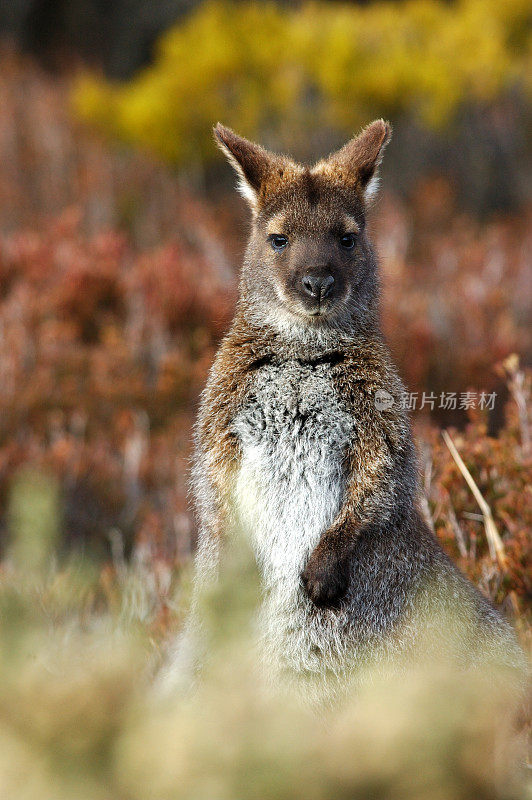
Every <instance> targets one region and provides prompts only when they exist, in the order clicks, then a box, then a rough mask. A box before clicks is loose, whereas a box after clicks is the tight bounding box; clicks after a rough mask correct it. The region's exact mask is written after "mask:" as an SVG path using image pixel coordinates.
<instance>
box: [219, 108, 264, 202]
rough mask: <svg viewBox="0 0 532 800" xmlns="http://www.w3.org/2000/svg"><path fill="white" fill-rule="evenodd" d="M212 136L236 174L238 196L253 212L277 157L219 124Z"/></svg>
mask: <svg viewBox="0 0 532 800" xmlns="http://www.w3.org/2000/svg"><path fill="white" fill-rule="evenodd" d="M214 135H215V137H216V140H217V144H218V146H219V147H220V149H221V150H222V151H223V152H224V153H225V155H226V156H227V158H228V159H229V161H230V162H231V164H232V165H233V167H234V168H235V170H236V172H237V175H238V177H239V184H238V190H239V192H240V194H242V196H243V197H244V198H245V199H246V200H247V201H248V203H249V204H250V206H251V208H252V209H253V211H256V210H257V207H258V200H259V194H260V190H261V186H262V185H263V184H264V183H266V180H267V178H268V175H269V174H270V173H271V169H272V165H273V163H274V162H275V160H276V158H277V157H276V156H274V155H273V154H272V153H268V151H267V150H264V148H262V147H260V145H258V144H254V143H253V142H249V141H248V140H247V139H244V138H243V137H242V136H238V135H237V134H236V133H234V131H232V130H231V129H230V128H226V127H225V126H224V125H221V124H220V123H218V124H217V125H216V127H215V128H214Z"/></svg>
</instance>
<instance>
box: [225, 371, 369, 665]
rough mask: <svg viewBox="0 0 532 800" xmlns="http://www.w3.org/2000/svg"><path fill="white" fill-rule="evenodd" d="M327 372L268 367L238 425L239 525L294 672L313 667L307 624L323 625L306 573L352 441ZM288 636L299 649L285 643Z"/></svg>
mask: <svg viewBox="0 0 532 800" xmlns="http://www.w3.org/2000/svg"><path fill="white" fill-rule="evenodd" d="M329 370H330V365H327V364H323V365H315V366H311V365H306V364H301V363H299V362H288V363H285V364H283V365H282V366H273V365H269V366H266V367H263V368H262V369H261V370H260V372H259V373H258V374H257V377H256V381H255V385H254V391H253V394H252V397H251V398H250V400H249V402H248V404H247V406H246V407H245V408H244V409H243V410H242V412H241V413H240V414H239V415H238V417H237V418H236V420H235V422H234V430H235V432H236V433H237V435H238V437H239V439H240V443H241V449H242V456H241V467H240V470H239V474H238V477H237V483H236V491H235V505H236V515H237V521H238V523H239V525H240V526H241V527H242V528H243V529H244V531H245V533H246V534H247V535H248V536H249V538H250V541H251V543H252V546H253V548H254V551H255V554H256V558H257V562H258V564H259V567H260V569H261V572H262V575H263V580H264V583H265V587H266V589H267V592H266V600H265V607H266V614H265V620H264V621H265V624H266V627H267V628H269V629H270V632H271V633H274V634H275V638H276V640H277V642H278V644H279V646H280V648H281V649H282V648H288V649H289V650H290V649H291V653H290V658H289V659H288V660H289V661H292V662H294V666H295V665H296V662H297V663H299V662H302V663H305V664H306V663H307V660H308V659H307V658H306V657H305V655H304V653H303V652H302V651H303V650H305V649H308V647H311V646H312V645H313V644H314V645H316V641H313V642H312V641H311V640H313V639H314V640H315V638H316V636H312V635H310V633H311V632H310V631H309V630H308V625H309V618H310V617H312V618H313V619H314V620H315V622H317V621H318V618H317V617H316V614H313V613H312V609H310V608H309V606H310V602H309V601H308V600H307V598H306V597H305V596H304V594H303V592H302V589H301V585H300V574H301V571H302V570H303V568H304V566H305V564H306V562H307V560H308V557H309V555H310V553H311V552H312V550H313V548H314V547H315V545H316V544H317V542H318V541H319V538H320V536H321V534H322V532H323V531H324V530H325V529H326V528H327V527H328V526H329V525H330V524H331V522H332V521H333V519H334V517H335V516H336V514H337V512H338V510H339V508H340V505H341V502H342V497H343V492H344V486H345V476H344V469H343V460H344V454H345V450H346V446H347V444H348V442H349V440H350V439H351V437H352V436H353V435H354V422H353V419H352V417H350V416H349V414H347V412H346V411H345V410H344V409H343V408H342V406H341V404H340V401H339V399H338V397H337V395H336V392H335V389H334V386H333V385H332V383H331V381H330V379H329V377H328V371H329ZM314 611H315V609H314ZM318 616H320V615H318ZM327 625H328V626H330V621H329V622H328V623H327ZM305 627H306V628H307V630H303V628H305ZM289 631H291V634H290V636H291V637H292V639H294V637H295V638H296V639H298V642H297V643H296V642H295V641H292V642H289V641H287V636H289ZM314 633H315V634H316V635H318V631H317V630H315V631H314ZM318 638H322V637H321V636H318ZM304 642H307V645H308V647H307V646H306V645H305V644H304ZM297 651H299V652H297ZM300 665H301V664H300Z"/></svg>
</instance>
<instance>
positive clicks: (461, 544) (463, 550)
mask: <svg viewBox="0 0 532 800" xmlns="http://www.w3.org/2000/svg"><path fill="white" fill-rule="evenodd" d="M447 513H448V515H449V521H450V523H451V528H452V529H453V533H454V538H455V539H456V544H457V545H458V550H459V551H460V555H461V556H462V557H463V558H467V547H466V543H465V538H464V532H463V530H462V528H461V527H460V523H459V522H458V520H457V519H456V514H455V513H454V508H453V504H452V503H451V498H450V497H449V508H448V511H447Z"/></svg>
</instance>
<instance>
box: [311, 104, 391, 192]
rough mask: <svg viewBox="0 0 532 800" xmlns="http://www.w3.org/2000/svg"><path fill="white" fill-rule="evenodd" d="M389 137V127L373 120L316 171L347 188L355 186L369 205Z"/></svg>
mask: <svg viewBox="0 0 532 800" xmlns="http://www.w3.org/2000/svg"><path fill="white" fill-rule="evenodd" d="M391 135H392V126H391V125H390V123H389V122H385V121H384V120H383V119H376V120H375V121H374V122H371V123H370V124H369V125H368V126H367V127H366V128H364V130H363V131H362V132H361V133H360V134H359V135H358V136H356V137H355V138H354V139H351V141H350V142H347V144H346V145H344V146H343V147H342V149H341V150H338V152H336V153H333V154H332V155H331V156H329V158H328V159H326V160H325V161H322V162H320V164H318V165H317V168H318V169H321V170H323V171H324V172H330V174H331V175H333V176H334V177H335V179H336V180H340V181H342V182H344V183H346V184H348V185H358V186H359V187H360V189H361V191H362V194H363V197H364V200H365V201H366V202H370V201H371V200H372V199H373V197H374V196H375V194H376V192H377V189H378V174H377V172H378V167H379V164H380V163H381V161H382V156H383V153H384V148H385V147H386V145H387V144H388V142H389V141H390V137H391Z"/></svg>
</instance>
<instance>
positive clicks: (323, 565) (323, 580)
mask: <svg viewBox="0 0 532 800" xmlns="http://www.w3.org/2000/svg"><path fill="white" fill-rule="evenodd" d="M301 583H302V584H303V588H304V589H305V591H306V593H307V594H308V596H309V598H310V599H311V600H312V602H313V603H314V604H315V605H317V606H319V607H320V608H338V606H339V605H340V603H341V601H342V599H343V598H344V597H345V593H346V591H347V587H348V584H349V572H348V564H347V563H345V561H343V560H340V559H338V557H336V556H335V555H333V554H331V553H327V554H326V555H323V554H320V556H319V557H317V554H316V555H314V554H313V555H311V557H310V559H309V561H308V564H307V566H306V567H305V569H304V570H303V572H302V573H301Z"/></svg>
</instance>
